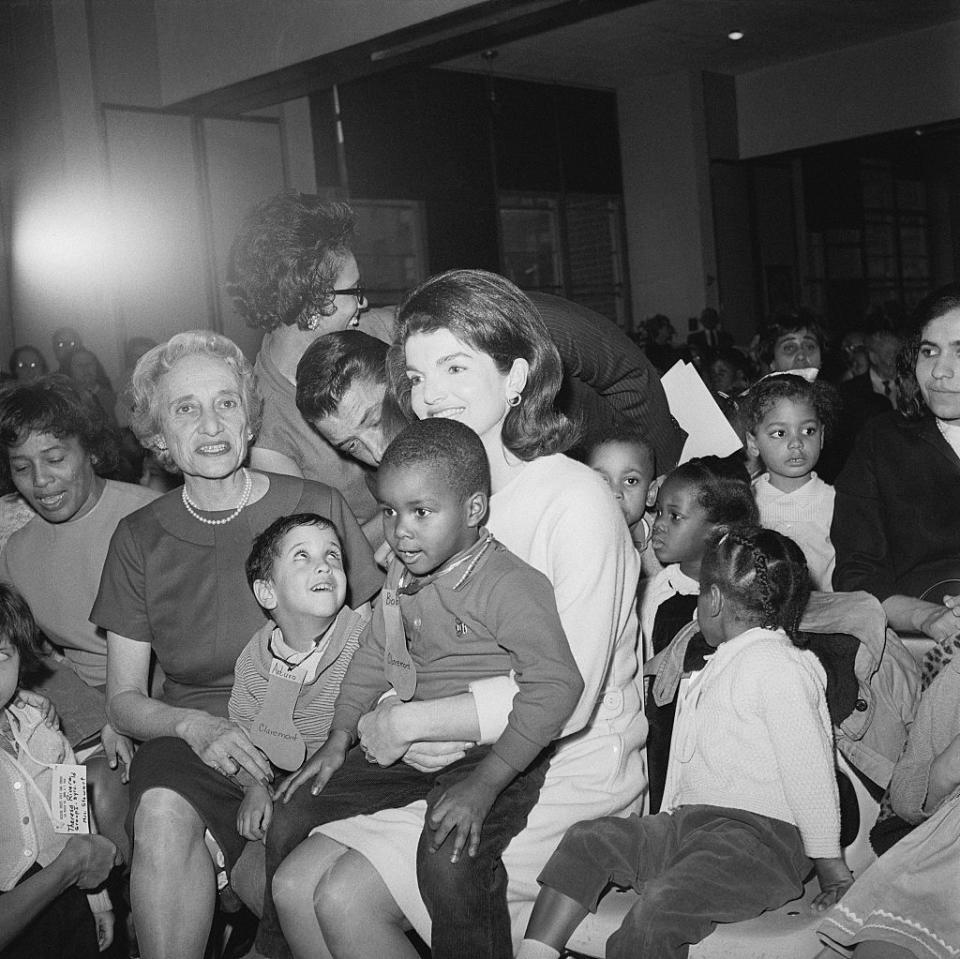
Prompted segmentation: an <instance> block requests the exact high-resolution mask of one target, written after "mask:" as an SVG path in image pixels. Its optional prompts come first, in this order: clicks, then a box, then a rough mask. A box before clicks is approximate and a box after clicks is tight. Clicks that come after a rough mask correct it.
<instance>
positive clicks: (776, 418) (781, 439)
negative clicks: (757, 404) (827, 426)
mask: <svg viewBox="0 0 960 959" xmlns="http://www.w3.org/2000/svg"><path fill="white" fill-rule="evenodd" d="M822 449H823V425H822V424H821V422H820V418H819V417H818V416H817V411H816V410H815V409H814V408H813V407H812V406H811V405H810V404H809V403H804V402H802V401H797V400H790V399H781V400H777V402H776V403H774V404H773V406H771V407H770V409H768V410H767V412H766V413H765V414H764V416H763V419H762V420H760V422H759V423H758V424H757V428H756V431H755V432H752V433H747V451H748V452H749V453H750V455H751V456H759V457H760V459H761V460H763V465H764V466H765V467H766V468H767V470H768V471H769V473H770V483H771V485H772V486H773V487H774V488H775V489H778V490H781V491H782V492H784V493H789V492H791V491H793V490H795V489H799V488H800V487H801V486H803V484H804V483H806V482H807V480H808V479H809V478H810V473H811V471H812V470H813V469H814V467H815V466H816V465H817V460H818V459H819V458H820V451H821V450H822Z"/></svg>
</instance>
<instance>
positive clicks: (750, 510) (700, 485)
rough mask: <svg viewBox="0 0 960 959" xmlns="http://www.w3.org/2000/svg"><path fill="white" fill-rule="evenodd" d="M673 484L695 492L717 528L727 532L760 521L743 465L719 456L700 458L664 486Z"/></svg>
mask: <svg viewBox="0 0 960 959" xmlns="http://www.w3.org/2000/svg"><path fill="white" fill-rule="evenodd" d="M671 482H676V483H685V484H686V485H688V486H690V487H692V488H693V489H695V490H696V491H697V503H698V504H699V505H700V508H701V509H702V510H703V511H704V512H705V513H706V516H707V521H708V522H710V523H713V524H714V525H717V526H723V527H725V528H726V527H730V526H743V525H754V524H756V523H758V522H759V521H760V514H759V513H758V512H757V502H756V500H755V499H754V496H753V490H752V488H751V487H750V474H749V473H748V472H747V468H746V467H745V466H744V465H743V463H742V462H739V461H736V462H735V461H733V460H731V459H722V458H721V457H719V456H700V457H696V458H694V459H692V460H688V461H687V462H686V463H683V464H682V465H681V466H678V467H677V468H676V469H675V470H674V471H673V472H672V473H670V474H668V476H667V478H666V480H665V481H664V485H666V483H671Z"/></svg>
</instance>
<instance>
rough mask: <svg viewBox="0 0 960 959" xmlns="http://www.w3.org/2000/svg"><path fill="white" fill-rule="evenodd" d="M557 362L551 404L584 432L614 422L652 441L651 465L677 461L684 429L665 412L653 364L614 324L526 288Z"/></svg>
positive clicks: (668, 465)
mask: <svg viewBox="0 0 960 959" xmlns="http://www.w3.org/2000/svg"><path fill="white" fill-rule="evenodd" d="M528 296H529V297H530V299H531V300H533V302H534V305H535V306H536V307H537V309H538V310H539V311H540V315H541V316H542V317H543V322H544V323H545V324H546V327H547V330H548V331H549V333H550V337H551V339H552V340H553V342H554V343H555V344H556V347H557V350H558V351H559V352H560V359H561V360H562V361H563V372H564V379H563V386H562V388H561V390H560V395H559V396H558V397H557V408H558V409H560V410H562V411H563V412H564V413H567V414H568V415H571V414H572V415H579V416H580V417H581V419H582V422H583V426H584V430H585V432H586V433H587V434H589V433H591V432H597V431H600V430H604V429H608V428H611V427H613V428H616V427H617V426H618V425H620V426H624V425H625V426H626V427H627V428H632V429H633V430H636V431H638V432H639V433H640V435H641V436H643V437H644V438H645V439H646V440H647V441H648V442H649V443H650V444H651V446H653V448H654V451H655V453H656V456H657V470H658V471H659V472H661V473H662V472H666V471H667V470H670V469H673V467H674V466H676V465H677V460H678V459H679V458H680V452H681V450H682V449H683V443H684V440H685V439H686V437H687V434H686V433H685V432H684V431H683V430H682V429H681V428H680V426H679V424H678V423H677V421H676V420H675V419H674V418H673V417H672V416H671V415H670V408H669V406H668V405H667V397H666V394H665V393H664V392H663V386H662V385H661V383H660V376H659V374H658V373H657V370H656V368H655V367H654V366H653V364H652V363H651V362H650V361H649V360H648V359H647V357H646V355H645V354H644V352H643V350H641V349H640V347H638V346H637V345H636V344H635V343H634V342H633V341H632V340H631V339H630V338H629V337H628V336H627V335H626V333H624V332H623V331H622V330H621V329H620V328H619V327H618V326H617V325H616V324H615V323H612V322H611V321H610V320H608V319H607V318H606V317H605V316H601V315H600V314H599V313H596V312H594V311H593V310H591V309H589V308H587V307H585V306H580V305H579V304H578V303H571V302H570V300H564V299H561V298H560V297H559V296H551V295H550V294H548V293H535V292H531V293H528Z"/></svg>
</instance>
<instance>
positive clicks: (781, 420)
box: [740, 373, 839, 592]
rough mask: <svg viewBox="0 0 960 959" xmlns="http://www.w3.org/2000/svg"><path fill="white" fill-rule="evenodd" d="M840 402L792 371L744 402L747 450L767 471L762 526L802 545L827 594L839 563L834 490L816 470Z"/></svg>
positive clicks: (759, 489)
mask: <svg viewBox="0 0 960 959" xmlns="http://www.w3.org/2000/svg"><path fill="white" fill-rule="evenodd" d="M838 403H839V401H838V399H837V394H836V391H835V390H834V389H833V387H832V386H830V385H829V384H828V383H824V382H822V381H820V380H814V381H813V382H812V383H810V382H808V381H807V380H806V379H804V378H803V377H802V376H795V375H792V374H789V373H783V374H777V375H775V376H768V377H765V378H764V379H762V380H760V382H759V383H756V384H754V386H753V387H752V388H751V390H750V392H749V393H748V394H747V395H746V396H745V397H744V398H743V399H742V400H741V403H740V416H741V417H742V421H743V424H744V427H745V428H746V442H747V451H748V453H749V454H750V455H751V456H755V457H757V456H758V457H759V458H760V460H761V461H762V463H763V465H764V467H765V468H766V470H767V472H765V473H764V474H763V475H762V476H759V477H758V478H757V479H756V480H754V483H753V490H754V494H755V495H756V498H757V507H758V508H759V510H760V522H761V524H762V525H763V526H766V527H767V528H768V529H775V530H777V532H779V533H783V534H784V535H786V536H789V537H790V538H791V539H792V540H794V541H795V542H796V543H798V544H799V546H800V548H801V549H802V550H803V554H804V556H806V558H807V566H808V567H809V569H810V575H811V576H812V577H813V584H814V588H815V589H819V590H823V591H825V592H829V591H830V590H831V589H832V588H833V585H832V578H833V567H834V565H835V563H836V554H835V552H834V549H833V543H832V542H831V541H830V524H831V523H832V522H833V500H834V491H833V487H832V486H830V485H828V484H827V483H824V481H823V480H822V479H820V478H819V477H818V476H817V474H816V473H815V472H814V468H815V467H816V465H817V461H818V460H819V458H820V453H821V450H822V449H823V440H824V431H825V428H826V427H827V425H828V424H832V423H833V422H834V417H835V413H836V410H837V407H838Z"/></svg>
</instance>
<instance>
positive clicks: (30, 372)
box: [13, 350, 46, 383]
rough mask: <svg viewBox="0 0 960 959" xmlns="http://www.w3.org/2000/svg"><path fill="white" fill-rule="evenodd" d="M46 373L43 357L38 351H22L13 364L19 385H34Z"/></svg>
mask: <svg viewBox="0 0 960 959" xmlns="http://www.w3.org/2000/svg"><path fill="white" fill-rule="evenodd" d="M45 372H46V364H45V363H44V361H43V357H42V356H41V355H40V354H39V353H38V352H37V351H36V350H21V351H20V352H19V353H18V354H17V358H16V360H15V361H14V364H13V375H14V376H15V377H16V378H17V382H18V383H32V382H33V381H34V380H36V379H38V378H39V377H41V376H43V374H44V373H45Z"/></svg>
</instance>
